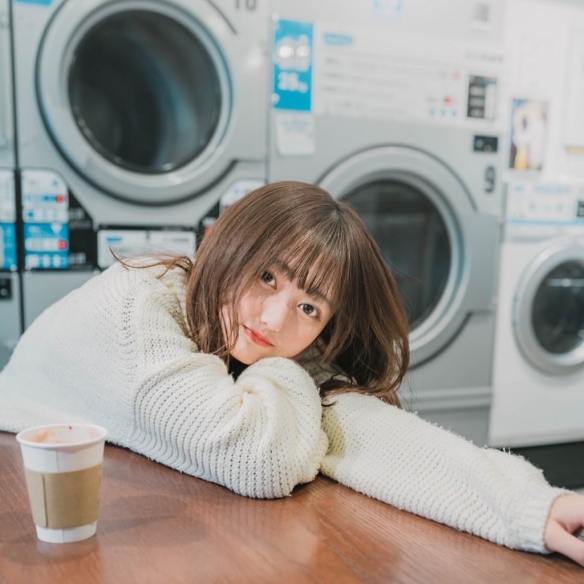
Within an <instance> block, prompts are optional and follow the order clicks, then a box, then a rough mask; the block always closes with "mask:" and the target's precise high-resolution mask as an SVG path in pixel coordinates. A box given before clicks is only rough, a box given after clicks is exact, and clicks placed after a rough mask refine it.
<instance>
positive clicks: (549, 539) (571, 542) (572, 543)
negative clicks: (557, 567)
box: [545, 519, 584, 566]
mask: <svg viewBox="0 0 584 584" xmlns="http://www.w3.org/2000/svg"><path fill="white" fill-rule="evenodd" d="M545 545H546V547H547V548H548V549H549V550H550V551H551V552H558V553H560V554H563V555H564V556H567V557H568V558H570V559H572V560H574V561H575V562H576V563H577V564H580V565H581V566H584V541H582V540H580V539H578V538H577V537H575V536H574V535H573V534H571V533H570V532H568V531H566V528H565V527H564V526H563V525H561V524H560V523H558V522H557V521H555V520H553V519H551V520H550V521H548V524H547V526H546V536H545Z"/></svg>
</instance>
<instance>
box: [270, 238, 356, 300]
mask: <svg viewBox="0 0 584 584" xmlns="http://www.w3.org/2000/svg"><path fill="white" fill-rule="evenodd" d="M330 235H336V234H334V233H333V234H329V237H323V234H318V235H316V234H314V233H311V232H305V233H304V234H302V236H300V237H296V238H295V240H294V241H293V242H292V241H290V242H288V245H283V246H282V247H281V249H280V254H279V255H278V263H282V264H283V265H282V266H280V267H282V268H284V269H287V270H288V272H289V274H288V275H289V277H290V279H291V280H292V281H294V282H295V283H296V285H297V286H298V287H299V288H300V289H302V290H304V291H306V293H307V294H310V295H314V296H322V297H323V298H325V299H326V300H327V301H328V303H329V304H330V306H331V309H332V310H333V311H335V310H336V308H337V307H338V306H339V301H340V295H341V290H342V282H343V281H344V279H345V277H346V267H347V266H346V262H345V259H346V254H345V249H344V248H345V247H346V245H345V242H344V241H343V239H342V237H330ZM286 239H288V238H286Z"/></svg>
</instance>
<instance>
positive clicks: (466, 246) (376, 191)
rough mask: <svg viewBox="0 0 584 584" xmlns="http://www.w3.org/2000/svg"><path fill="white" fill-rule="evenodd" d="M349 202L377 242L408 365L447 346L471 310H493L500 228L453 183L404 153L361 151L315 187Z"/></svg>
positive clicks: (435, 165)
mask: <svg viewBox="0 0 584 584" xmlns="http://www.w3.org/2000/svg"><path fill="white" fill-rule="evenodd" d="M320 185H321V186H322V187H323V188H325V189H326V190H328V191H329V192H330V193H331V194H332V195H333V196H335V197H337V198H341V199H343V200H346V201H348V202H349V203H350V204H351V205H352V206H353V207H354V208H355V209H356V211H357V212H358V213H359V215H360V216H361V218H362V219H363V221H364V222H365V224H366V226H367V227H368V229H369V230H370V232H371V234H372V235H373V237H374V238H375V240H376V242H377V243H378V245H379V247H380V249H381V253H382V255H383V257H384V259H385V261H386V262H387V264H388V266H389V268H390V269H391V271H392V273H393V275H394V276H395V278H396V280H397V283H398V286H399V289H400V292H401V295H402V300H403V301H404V304H405V306H406V310H407V312H408V315H409V321H410V328H411V332H410V348H411V363H412V365H413V366H415V365H419V364H421V363H423V362H425V361H427V360H428V359H430V358H431V357H433V356H434V355H436V354H437V353H438V352H440V351H441V350H442V349H443V348H444V347H446V346H447V345H448V344H449V343H450V342H452V340H453V338H454V337H455V336H456V335H457V333H458V332H459V331H460V330H461V328H462V327H463V326H464V324H465V322H466V320H467V319H468V318H469V314H470V313H471V312H473V311H481V310H484V311H489V310H491V309H492V301H493V282H494V275H495V272H494V270H495V261H496V247H497V241H498V227H497V222H496V219H495V218H494V217H491V216H486V215H481V214H479V213H478V212H477V209H476V206H475V205H473V201H472V198H471V197H470V195H469V193H468V192H467V191H466V189H465V188H464V186H463V185H462V183H461V182H460V181H459V180H458V179H457V177H456V176H455V175H454V174H453V173H452V172H451V171H450V170H449V169H448V168H447V167H446V166H444V165H443V164H441V163H440V162H439V161H438V160H436V158H434V157H432V156H430V155H428V154H425V153H423V152H420V151H418V150H414V149H411V148H407V147H398V146H396V147H393V146H388V147H383V148H376V149H372V150H368V151H365V152H362V153H360V154H358V155H356V156H353V157H351V158H349V159H348V160H346V161H344V162H343V163H341V164H339V165H338V166H336V167H335V168H334V169H333V170H332V171H331V172H329V173H328V174H327V175H326V176H325V177H324V178H323V179H322V181H320Z"/></svg>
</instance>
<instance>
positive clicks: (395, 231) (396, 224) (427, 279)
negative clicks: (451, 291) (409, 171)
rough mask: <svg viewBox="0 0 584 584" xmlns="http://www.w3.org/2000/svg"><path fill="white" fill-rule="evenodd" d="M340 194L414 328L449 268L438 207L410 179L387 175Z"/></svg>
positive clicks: (442, 286)
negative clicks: (379, 259)
mask: <svg viewBox="0 0 584 584" xmlns="http://www.w3.org/2000/svg"><path fill="white" fill-rule="evenodd" d="M343 199H344V200H346V201H348V202H350V203H351V205H352V206H353V207H354V208H355V210H356V211H357V212H358V213H359V215H360V216H361V218H362V219H363V221H364V223H365V225H366V226H367V228H368V229H369V231H370V232H371V234H372V235H373V237H374V239H375V241H376V242H377V244H378V245H379V247H380V249H381V253H382V255H383V258H384V259H385V261H386V263H387V265H388V266H389V268H390V269H391V271H392V273H393V275H394V277H395V279H396V281H397V284H398V287H399V289H400V292H401V295H402V300H403V302H404V304H405V306H406V310H407V312H408V316H409V321H410V328H411V330H412V331H413V330H415V329H416V328H417V327H418V326H420V325H421V324H422V323H423V322H424V321H425V320H426V319H427V318H428V317H429V316H430V314H432V312H433V311H434V310H435V309H436V307H437V306H438V303H439V302H440V299H441V298H442V296H443V294H444V290H445V289H446V284H447V282H448V277H449V274H450V268H451V262H452V249H451V245H450V240H449V237H448V229H447V226H446V223H445V221H444V219H443V217H442V215H441V213H440V211H439V210H438V208H437V206H436V205H435V204H434V203H433V202H432V200H431V199H430V198H429V197H428V196H426V195H425V194H424V193H422V192H421V191H420V190H419V189H416V188H415V187H414V186H413V185H411V184H407V183H405V182H400V181H396V180H388V179H382V180H375V181H372V182H369V183H366V184H364V185H363V186H360V187H358V188H356V189H354V190H353V191H351V192H349V193H348V194H347V195H345V196H344V197H343Z"/></svg>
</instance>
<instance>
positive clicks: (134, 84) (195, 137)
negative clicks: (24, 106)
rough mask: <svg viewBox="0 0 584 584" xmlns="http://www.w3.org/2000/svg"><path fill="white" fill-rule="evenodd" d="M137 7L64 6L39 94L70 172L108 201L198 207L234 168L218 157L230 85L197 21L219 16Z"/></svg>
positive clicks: (43, 53) (47, 39)
mask: <svg viewBox="0 0 584 584" xmlns="http://www.w3.org/2000/svg"><path fill="white" fill-rule="evenodd" d="M190 2H192V6H191V5H190V4H189V8H190V12H185V11H184V10H183V9H182V8H180V7H179V5H178V4H177V3H167V2H157V3H154V2H149V1H146V0H133V1H131V2H130V1H121V2H108V3H104V2H102V1H101V0H85V1H84V2H82V3H76V2H64V3H63V4H62V5H61V6H60V7H59V9H58V10H57V12H56V14H55V16H54V18H53V20H52V21H51V23H50V25H49V26H48V27H47V31H46V34H45V36H44V37H43V41H42V44H41V47H40V49H39V58H38V63H37V79H36V81H37V94H38V101H39V105H40V110H41V114H42V117H43V119H44V121H45V125H46V127H47V130H48V132H49V134H50V136H51V138H52V140H53V141H54V142H55V144H56V145H57V147H58V148H59V150H60V152H61V153H62V154H63V155H64V157H65V158H66V159H67V160H68V162H69V163H70V164H71V165H72V166H73V167H74V168H75V169H76V170H77V171H78V172H79V174H81V175H83V176H84V177H85V178H86V179H87V180H88V181H89V182H91V183H93V184H94V185H96V186H97V187H98V188H100V189H101V190H102V191H103V192H105V193H108V194H110V195H113V196H116V197H119V198H123V199H127V200H130V201H132V202H138V203H144V204H148V203H155V204H156V203H170V202H175V201H180V200H182V199H186V198H189V197H192V196H194V195H196V194H197V193H199V192H200V191H202V190H203V189H204V188H205V187H206V186H207V185H208V184H210V183H212V182H213V181H214V180H217V179H218V178H219V177H220V176H221V175H222V174H223V173H224V172H226V170H227V169H228V168H229V167H230V166H231V165H232V164H233V160H232V159H231V158H229V155H228V154H225V152H224V149H222V148H221V147H220V145H221V144H222V143H225V141H226V140H227V137H228V133H227V128H228V125H229V123H230V120H231V117H232V116H231V108H232V87H231V77H230V74H229V70H228V67H227V63H226V61H225V59H224V57H223V52H222V50H220V49H219V45H218V44H217V42H216V41H215V37H214V36H212V34H211V31H210V30H208V28H207V26H206V25H204V24H203V23H202V21H199V18H200V19H203V18H206V19H207V20H209V22H210V23H213V22H214V21H213V18H211V16H210V14H209V13H208V12H209V11H211V13H212V10H213V9H212V8H210V7H209V6H208V3H206V2H202V1H201V0H190Z"/></svg>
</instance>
